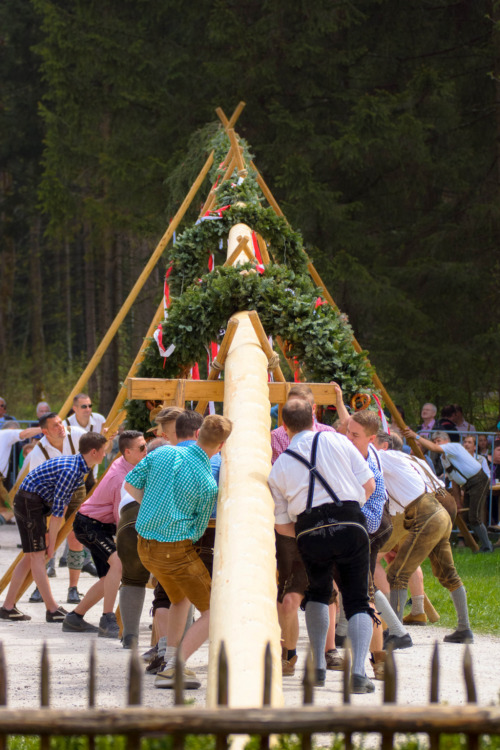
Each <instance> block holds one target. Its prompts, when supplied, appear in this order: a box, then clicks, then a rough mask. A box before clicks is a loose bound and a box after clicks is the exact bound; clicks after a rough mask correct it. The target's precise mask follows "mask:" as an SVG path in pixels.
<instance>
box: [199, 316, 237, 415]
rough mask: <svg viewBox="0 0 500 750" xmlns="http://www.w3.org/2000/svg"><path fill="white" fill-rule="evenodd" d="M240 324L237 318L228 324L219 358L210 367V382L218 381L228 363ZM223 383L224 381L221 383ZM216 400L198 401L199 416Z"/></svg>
mask: <svg viewBox="0 0 500 750" xmlns="http://www.w3.org/2000/svg"><path fill="white" fill-rule="evenodd" d="M238 325H239V322H238V320H237V319H236V318H230V320H229V323H228V324H227V328H226V333H225V334H224V338H223V339H222V343H221V345H220V347H219V352H218V354H217V357H216V358H215V360H214V361H213V362H212V364H211V365H210V372H209V373H208V378H207V380H208V381H216V380H217V379H218V377H219V375H220V372H221V368H222V367H224V363H225V361H226V357H227V355H228V352H229V349H230V347H231V344H232V343H233V339H234V334H235V333H236V329H237V328H238ZM219 382H222V381H219ZM214 400H215V399H211V398H206V397H205V398H202V399H200V400H199V401H198V405H197V407H196V411H197V412H198V413H199V414H204V413H205V409H206V408H207V406H208V402H209V401H214Z"/></svg>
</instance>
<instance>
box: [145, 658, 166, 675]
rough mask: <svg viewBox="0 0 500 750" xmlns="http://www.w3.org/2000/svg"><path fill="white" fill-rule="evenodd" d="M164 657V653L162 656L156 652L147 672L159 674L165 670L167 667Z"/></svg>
mask: <svg viewBox="0 0 500 750" xmlns="http://www.w3.org/2000/svg"><path fill="white" fill-rule="evenodd" d="M164 657H165V654H163V655H162V656H160V654H155V655H154V656H153V658H152V659H151V661H150V662H149V664H148V666H147V667H146V672H147V674H157V673H158V672H163V670H164V669H165V658H164Z"/></svg>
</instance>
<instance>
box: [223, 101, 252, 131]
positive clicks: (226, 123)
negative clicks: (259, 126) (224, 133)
mask: <svg viewBox="0 0 500 750" xmlns="http://www.w3.org/2000/svg"><path fill="white" fill-rule="evenodd" d="M245 106H246V103H245V102H243V101H241V102H239V104H238V105H237V106H236V108H235V110H234V112H233V114H232V115H231V117H230V118H229V120H228V119H227V117H226V115H225V114H224V110H223V109H222V107H217V109H216V110H215V111H216V113H217V117H218V118H219V120H220V121H221V123H222V124H223V126H224V129H225V130H227V129H228V128H234V126H235V125H236V121H237V120H238V118H239V116H240V115H241V113H242V112H243V110H244V108H245Z"/></svg>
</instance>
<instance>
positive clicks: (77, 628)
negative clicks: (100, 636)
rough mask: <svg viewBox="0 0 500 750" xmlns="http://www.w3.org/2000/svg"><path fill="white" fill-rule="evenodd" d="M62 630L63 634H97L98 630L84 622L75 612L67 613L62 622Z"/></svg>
mask: <svg viewBox="0 0 500 750" xmlns="http://www.w3.org/2000/svg"><path fill="white" fill-rule="evenodd" d="M62 629H63V630H64V632H65V633H97V631H98V630H99V628H96V626H95V625H91V624H90V622H86V621H85V620H84V619H83V617H81V616H80V615H77V614H76V612H68V614H67V615H66V617H65V618H64V620H63V624H62Z"/></svg>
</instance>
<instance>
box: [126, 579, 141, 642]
mask: <svg viewBox="0 0 500 750" xmlns="http://www.w3.org/2000/svg"><path fill="white" fill-rule="evenodd" d="M145 596H146V589H145V588H143V587H142V586H122V587H121V589H120V614H121V616H122V622H123V635H122V638H125V636H126V635H135V637H136V638H138V637H139V625H140V622H141V614H142V605H143V604H144V597H145Z"/></svg>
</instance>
